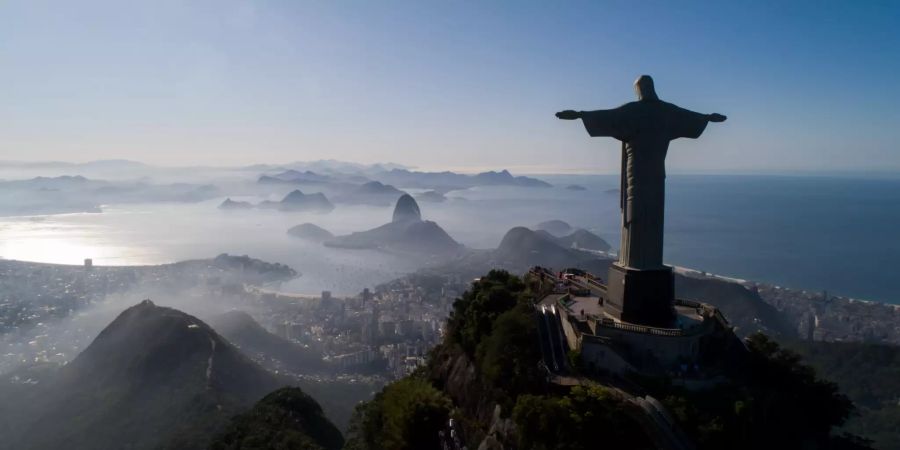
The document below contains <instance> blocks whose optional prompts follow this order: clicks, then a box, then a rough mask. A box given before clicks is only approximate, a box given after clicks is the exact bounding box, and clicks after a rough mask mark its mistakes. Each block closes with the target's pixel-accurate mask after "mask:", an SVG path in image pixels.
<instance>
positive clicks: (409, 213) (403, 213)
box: [392, 194, 422, 222]
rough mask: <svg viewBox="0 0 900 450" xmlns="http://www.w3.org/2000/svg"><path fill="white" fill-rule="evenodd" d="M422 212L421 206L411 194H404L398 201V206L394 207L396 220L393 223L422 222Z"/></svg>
mask: <svg viewBox="0 0 900 450" xmlns="http://www.w3.org/2000/svg"><path fill="white" fill-rule="evenodd" d="M421 220H422V212H421V211H420V210H419V204H418V203H416V200H415V199H413V198H412V196H411V195H409V194H403V195H402V196H400V198H399V199H397V206H395V207H394V218H393V220H392V222H409V221H421Z"/></svg>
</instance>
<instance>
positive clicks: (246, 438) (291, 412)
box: [210, 387, 344, 450]
mask: <svg viewBox="0 0 900 450" xmlns="http://www.w3.org/2000/svg"><path fill="white" fill-rule="evenodd" d="M343 445H344V438H343V436H341V432H340V431H338V429H337V428H336V427H335V426H334V425H333V424H332V423H331V422H329V421H328V419H327V418H325V415H324V414H323V413H322V408H321V407H320V406H319V404H318V403H316V401H315V400H313V399H312V397H310V396H308V395H306V394H305V393H304V392H303V391H302V390H300V388H294V387H289V388H282V389H279V390H277V391H274V392H272V393H271V394H269V395H267V396H265V397H264V398H263V399H262V400H260V401H259V402H257V403H256V405H254V406H253V408H251V409H250V411H248V412H246V413H244V414H241V415H239V416H237V417H235V418H234V419H232V421H231V424H230V425H229V426H228V428H227V429H226V430H225V431H224V432H223V433H222V434H220V435H219V436H217V437H216V438H215V439H214V440H213V442H212V444H211V445H210V449H211V450H256V449H259V450H264V449H279V450H338V449H340V448H341V447H342V446H343Z"/></svg>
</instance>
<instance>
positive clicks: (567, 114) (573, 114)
mask: <svg viewBox="0 0 900 450" xmlns="http://www.w3.org/2000/svg"><path fill="white" fill-rule="evenodd" d="M583 112H584V111H573V110H571V109H567V110H565V111H560V112H558V113H556V118H557V119H560V120H576V119H580V118H581V116H582V113H583Z"/></svg>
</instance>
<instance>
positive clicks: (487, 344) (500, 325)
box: [477, 304, 543, 397]
mask: <svg viewBox="0 0 900 450" xmlns="http://www.w3.org/2000/svg"><path fill="white" fill-rule="evenodd" d="M491 328H492V330H491V333H490V335H488V336H487V337H486V338H485V339H484V340H483V341H482V342H481V343H480V344H479V345H478V352H477V353H478V365H479V367H480V368H481V373H482V375H484V379H485V380H486V381H487V382H488V383H489V384H490V385H492V386H494V387H500V388H502V390H503V391H504V393H505V394H506V395H507V396H512V397H515V396H516V395H518V394H520V393H526V392H531V391H533V390H534V389H535V387H537V386H540V385H541V383H542V381H543V375H542V373H541V372H540V370H539V369H538V362H539V361H540V358H541V354H540V349H539V347H538V346H537V342H538V332H537V325H536V323H535V320H534V315H533V312H532V309H531V308H530V307H528V306H525V305H521V304H520V305H518V306H517V307H515V308H513V309H510V310H509V311H506V312H504V313H503V314H500V315H499V316H498V317H497V320H496V321H494V323H493V324H492V326H491Z"/></svg>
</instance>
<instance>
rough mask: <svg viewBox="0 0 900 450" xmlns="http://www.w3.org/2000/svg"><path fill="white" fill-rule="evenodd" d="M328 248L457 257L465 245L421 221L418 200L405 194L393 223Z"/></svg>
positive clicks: (335, 240) (342, 239) (336, 241)
mask: <svg viewBox="0 0 900 450" xmlns="http://www.w3.org/2000/svg"><path fill="white" fill-rule="evenodd" d="M325 245H326V246H328V247H336V248H353V249H381V250H388V251H398V252H404V253H413V254H419V255H445V256H449V255H455V254H458V253H460V252H461V251H462V250H463V246H462V245H461V244H459V243H458V242H456V241H455V240H453V238H452V237H450V235H448V234H447V232H446V231H444V230H443V229H442V228H441V227H440V226H439V225H438V224H436V223H434V222H432V221H426V220H422V213H421V211H420V210H419V205H418V204H417V203H416V201H415V199H413V198H412V196H410V195H409V194H403V195H402V196H401V197H400V198H399V199H398V200H397V204H396V206H395V207H394V213H393V217H392V219H391V221H390V222H389V223H386V224H384V225H382V226H380V227H377V228H373V229H371V230H367V231H361V232H357V233H352V234H349V235H345V236H337V237H335V238H333V239H329V240H326V241H325Z"/></svg>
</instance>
